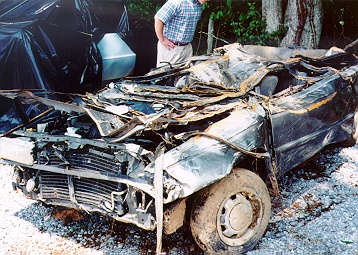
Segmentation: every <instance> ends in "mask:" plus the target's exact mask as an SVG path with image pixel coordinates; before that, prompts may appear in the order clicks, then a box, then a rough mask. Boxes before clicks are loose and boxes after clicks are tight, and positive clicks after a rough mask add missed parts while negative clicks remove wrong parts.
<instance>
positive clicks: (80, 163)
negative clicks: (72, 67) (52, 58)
mask: <svg viewBox="0 0 358 255" xmlns="http://www.w3.org/2000/svg"><path fill="white" fill-rule="evenodd" d="M357 74H358V61H357V58H356V57H355V56H354V55H352V54H349V53H347V52H344V51H342V50H340V49H335V48H333V49H330V50H304V49H288V48H275V47H264V46H249V45H246V46H242V45H240V44H231V45H227V46H224V47H221V48H218V49H216V50H215V52H214V53H213V54H211V55H207V56H196V57H192V58H191V60H190V61H188V62H187V63H182V64H177V65H171V66H169V65H168V66H165V67H162V68H159V69H155V70H152V71H151V72H149V73H148V74H146V75H144V76H140V77H126V78H124V79H122V80H120V81H118V82H114V83H110V84H108V86H107V87H106V88H104V89H103V90H102V91H100V92H98V93H96V94H91V93H87V94H86V95H76V94H71V95H68V96H69V98H68V101H66V100H64V101H56V100H53V99H49V98H47V97H46V92H41V91H1V92H0V94H1V95H2V96H4V97H7V98H9V99H16V100H17V101H18V102H21V103H18V104H17V106H18V107H19V108H21V107H22V106H23V105H28V104H31V105H33V106H34V107H40V106H42V107H43V106H46V107H47V108H46V110H45V111H44V112H43V113H42V114H40V115H38V116H36V117H34V118H32V119H25V120H24V122H23V124H21V125H20V126H18V127H16V128H14V129H12V130H10V131H9V132H6V133H4V134H3V135H2V137H1V138H0V157H1V159H2V163H6V164H11V165H15V166H16V167H15V170H14V171H15V172H14V178H13V186H14V188H19V189H21V190H22V191H23V192H24V193H25V194H27V195H29V196H30V197H31V198H33V199H37V200H40V201H43V202H44V203H46V204H49V205H60V206H66V207H69V208H75V209H79V210H83V211H86V212H100V213H103V214H106V215H108V216H110V217H113V218H114V219H116V220H118V221H121V222H126V223H132V224H135V225H137V226H138V227H141V228H143V229H146V230H155V229H157V239H158V243H160V241H161V233H162V231H164V232H165V233H166V234H171V233H174V232H175V231H176V230H177V229H178V228H180V227H181V226H182V225H183V222H184V220H185V214H186V212H190V227H191V231H192V234H193V236H194V239H195V240H196V242H197V244H198V245H199V247H200V248H201V249H203V250H204V251H207V252H209V253H219V252H224V253H225V252H233V253H240V252H245V251H248V250H250V249H252V248H253V247H254V246H255V245H256V244H257V242H258V241H259V239H260V238H261V237H262V236H263V234H264V232H265V230H266V227H267V225H268V222H269V218H270V209H271V202H270V195H269V191H268V187H271V190H272V194H273V195H278V194H279V190H278V185H277V179H278V178H279V177H280V176H282V175H283V174H284V173H286V172H287V171H289V170H291V169H292V168H294V167H296V166H297V165H299V164H300V163H302V162H304V161H306V160H307V159H309V158H311V157H312V156H313V155H315V154H316V153H318V152H319V151H320V150H322V149H323V148H324V147H325V146H326V145H329V144H332V143H337V142H342V141H353V140H354V138H355V132H356V131H355V130H356V125H355V124H354V123H355V121H354V119H355V118H354V115H355V109H356V106H357V93H358V86H357ZM19 111H21V110H19ZM157 249H159V250H160V245H158V246H157Z"/></svg>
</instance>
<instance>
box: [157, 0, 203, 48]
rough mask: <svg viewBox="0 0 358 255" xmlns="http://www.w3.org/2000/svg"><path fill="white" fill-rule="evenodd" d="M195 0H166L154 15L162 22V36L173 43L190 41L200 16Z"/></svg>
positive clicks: (198, 5)
mask: <svg viewBox="0 0 358 255" xmlns="http://www.w3.org/2000/svg"><path fill="white" fill-rule="evenodd" d="M201 12H202V8H201V4H200V3H199V2H198V1H197V0H168V1H167V2H166V3H165V4H164V5H163V6H162V8H160V10H159V11H158V12H157V14H156V15H155V17H156V18H158V19H160V20H161V21H162V22H163V23H164V31H163V33H164V37H165V38H167V39H169V40H170V41H172V42H174V43H181V44H186V43H190V42H191V41H192V40H193V38H194V33H195V29H196V24H197V23H198V21H199V19H200V16H201Z"/></svg>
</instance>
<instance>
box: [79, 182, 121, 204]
mask: <svg viewBox="0 0 358 255" xmlns="http://www.w3.org/2000/svg"><path fill="white" fill-rule="evenodd" d="M74 186H75V197H76V200H77V202H78V203H80V204H82V203H83V204H89V205H93V206H97V207H100V205H101V204H103V203H104V202H105V201H107V202H111V192H113V191H118V184H117V183H114V182H109V181H98V180H92V179H74Z"/></svg>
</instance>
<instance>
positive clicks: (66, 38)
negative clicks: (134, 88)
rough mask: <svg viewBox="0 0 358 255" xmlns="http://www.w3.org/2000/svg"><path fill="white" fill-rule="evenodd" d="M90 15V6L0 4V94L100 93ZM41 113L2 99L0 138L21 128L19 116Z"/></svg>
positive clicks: (86, 1)
mask: <svg viewBox="0 0 358 255" xmlns="http://www.w3.org/2000/svg"><path fill="white" fill-rule="evenodd" d="M94 9H95V7H94V4H93V2H91V0H31V1H30V0H7V1H1V2H0V89H1V90H10V89H20V90H23V89H26V90H29V89H31V90H33V89H35V90H40V91H57V92H69V93H85V92H88V91H90V92H93V91H96V90H98V89H100V88H101V85H102V83H101V81H102V77H101V75H102V66H101V65H102V60H101V55H100V52H99V50H98V48H97V45H96V42H97V41H98V40H99V39H100V36H101V26H100V23H99V20H98V18H97V16H96V14H95V12H94ZM57 95H58V94H57ZM48 97H52V98H56V99H60V98H58V97H57V96H55V94H48ZM41 108H43V107H41V106H38V107H33V106H30V107H29V106H24V105H21V104H16V100H7V99H5V98H3V97H0V123H1V124H0V133H4V132H5V131H7V130H9V129H11V128H13V127H16V126H18V125H19V124H21V123H24V121H26V120H24V119H21V116H26V118H27V119H31V118H33V117H34V116H36V115H37V114H39V113H40V112H42V111H44V110H46V109H41Z"/></svg>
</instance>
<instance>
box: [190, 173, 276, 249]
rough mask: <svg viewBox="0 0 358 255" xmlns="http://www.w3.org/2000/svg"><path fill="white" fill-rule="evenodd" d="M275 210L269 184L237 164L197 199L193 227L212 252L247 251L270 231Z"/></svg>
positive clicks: (196, 235) (193, 212)
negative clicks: (272, 211) (268, 227)
mask: <svg viewBox="0 0 358 255" xmlns="http://www.w3.org/2000/svg"><path fill="white" fill-rule="evenodd" d="M270 214H271V202H270V195H269V193H268V189H267V186H266V185H265V183H264V182H263V181H262V180H261V178H260V177H259V176H258V175H256V174H255V173H253V172H251V171H249V170H246V169H242V168H235V169H233V172H232V173H231V174H230V175H228V176H227V177H225V178H224V179H222V180H220V181H219V182H217V183H215V184H213V185H211V186H210V187H208V188H205V189H203V190H202V191H201V192H199V194H198V195H197V197H196V199H195V200H194V204H193V208H192V213H191V219H190V227H191V232H192V235H193V237H194V239H195V241H196V243H197V244H198V246H199V247H200V248H201V249H202V250H204V251H205V252H208V253H215V254H220V253H223V254H228V253H233V254H238V253H245V252H247V251H249V250H251V249H252V248H254V246H255V245H256V244H257V243H258V241H259V240H260V238H261V237H262V236H263V234H264V233H265V231H266V228H267V225H268V222H269V219H270Z"/></svg>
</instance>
